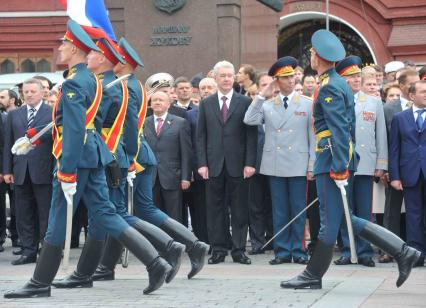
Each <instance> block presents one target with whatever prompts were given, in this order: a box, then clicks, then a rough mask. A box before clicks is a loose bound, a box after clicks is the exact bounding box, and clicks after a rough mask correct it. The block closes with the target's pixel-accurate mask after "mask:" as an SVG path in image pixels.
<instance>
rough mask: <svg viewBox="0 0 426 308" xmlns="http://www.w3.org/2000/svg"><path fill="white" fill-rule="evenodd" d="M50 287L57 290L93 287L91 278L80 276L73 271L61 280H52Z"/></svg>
mask: <svg viewBox="0 0 426 308" xmlns="http://www.w3.org/2000/svg"><path fill="white" fill-rule="evenodd" d="M52 286H54V287H55V288H58V289H72V288H91V287H93V280H92V276H89V275H80V274H78V273H77V272H76V271H74V272H73V273H72V274H71V275H68V276H67V277H65V278H63V279H58V280H53V282H52Z"/></svg>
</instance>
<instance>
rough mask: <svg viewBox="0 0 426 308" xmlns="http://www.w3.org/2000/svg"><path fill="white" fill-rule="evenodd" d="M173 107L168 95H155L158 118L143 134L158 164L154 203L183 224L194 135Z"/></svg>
mask: <svg viewBox="0 0 426 308" xmlns="http://www.w3.org/2000/svg"><path fill="white" fill-rule="evenodd" d="M169 106H170V98H169V96H168V95H167V94H166V93H164V92H161V91H158V92H156V93H154V94H153V95H152V96H151V107H152V110H153V112H154V114H153V115H152V116H149V117H148V118H146V121H145V124H144V130H143V131H144V136H145V139H146V141H147V142H148V144H149V146H150V147H151V149H152V150H153V151H154V153H155V157H156V159H157V162H158V165H157V168H156V170H154V172H153V187H154V188H153V192H154V203H155V205H156V206H157V207H158V208H159V209H161V210H162V211H164V212H165V213H167V214H168V215H169V216H170V217H171V218H173V219H175V220H177V221H179V222H182V190H186V189H188V188H189V186H190V181H191V157H192V153H191V133H190V128H189V123H188V122H187V121H186V120H185V119H183V118H180V117H178V116H175V115H172V114H170V113H168V112H167V110H168V108H169Z"/></svg>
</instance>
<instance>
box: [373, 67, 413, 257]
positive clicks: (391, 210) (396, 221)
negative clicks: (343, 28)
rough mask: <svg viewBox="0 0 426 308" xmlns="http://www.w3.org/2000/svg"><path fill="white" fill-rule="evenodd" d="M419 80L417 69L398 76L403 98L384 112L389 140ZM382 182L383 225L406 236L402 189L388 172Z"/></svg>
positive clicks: (389, 104) (384, 108)
mask: <svg viewBox="0 0 426 308" xmlns="http://www.w3.org/2000/svg"><path fill="white" fill-rule="evenodd" d="M418 80H419V76H418V73H417V72H416V71H415V70H406V71H403V72H402V73H401V74H400V75H399V77H398V84H399V87H400V89H401V98H400V99H399V100H396V101H395V102H392V103H387V104H385V105H384V107H383V112H384V114H385V122H386V130H387V133H388V141H389V142H390V131H391V127H392V126H391V124H392V119H393V117H394V116H395V114H397V113H399V112H401V111H403V110H406V109H408V108H410V106H411V102H410V100H409V97H408V90H409V88H410V86H411V85H412V84H413V83H415V82H416V81H418ZM382 182H383V183H384V184H385V186H388V187H387V189H386V201H385V212H384V218H383V225H384V226H385V227H386V228H387V229H388V230H390V231H392V232H393V233H395V234H396V235H399V236H401V237H402V238H404V237H405V234H401V227H400V226H401V206H402V200H403V194H402V191H399V190H395V189H394V188H393V187H392V186H390V185H389V182H390V179H389V174H388V173H386V174H385V175H384V176H383V178H382ZM389 261H391V258H390V257H389V256H387V255H385V256H382V257H381V258H380V259H379V262H384V263H387V262H389Z"/></svg>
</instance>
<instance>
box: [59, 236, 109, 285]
mask: <svg viewBox="0 0 426 308" xmlns="http://www.w3.org/2000/svg"><path fill="white" fill-rule="evenodd" d="M104 242H105V241H97V240H94V239H91V238H90V237H88V238H87V239H86V243H85V244H84V247H83V251H82V252H81V255H80V259H79V260H78V264H77V269H76V270H75V271H74V272H73V273H72V274H71V275H68V276H67V277H65V278H63V279H60V280H54V281H53V282H52V285H53V286H54V287H56V288H61V289H65V288H91V287H93V280H92V275H93V273H94V272H95V270H96V267H97V265H98V264H99V260H100V259H101V256H102V248H103V247H104Z"/></svg>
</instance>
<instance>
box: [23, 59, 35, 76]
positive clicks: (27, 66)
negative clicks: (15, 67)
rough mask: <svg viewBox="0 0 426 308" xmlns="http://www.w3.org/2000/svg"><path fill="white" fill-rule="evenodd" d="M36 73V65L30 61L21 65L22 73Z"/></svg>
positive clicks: (25, 61)
mask: <svg viewBox="0 0 426 308" xmlns="http://www.w3.org/2000/svg"><path fill="white" fill-rule="evenodd" d="M33 72H35V64H34V62H33V61H31V60H30V59H26V60H24V61H23V62H22V63H21V73H33Z"/></svg>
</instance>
